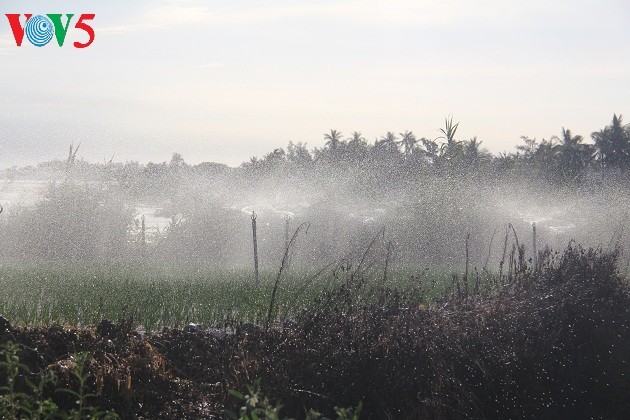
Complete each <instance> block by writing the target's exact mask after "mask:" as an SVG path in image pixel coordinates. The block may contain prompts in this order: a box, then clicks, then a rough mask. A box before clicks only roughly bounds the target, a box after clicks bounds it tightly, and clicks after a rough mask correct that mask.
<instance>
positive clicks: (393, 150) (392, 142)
mask: <svg viewBox="0 0 630 420" xmlns="http://www.w3.org/2000/svg"><path fill="white" fill-rule="evenodd" d="M397 140H398V137H396V134H394V133H393V132H392V131H388V132H387V134H385V135H384V136H381V138H380V139H378V140H376V141H375V142H374V147H373V150H374V151H375V152H376V154H377V155H379V156H381V157H388V158H392V157H398V156H400V155H399V151H398V141H397Z"/></svg>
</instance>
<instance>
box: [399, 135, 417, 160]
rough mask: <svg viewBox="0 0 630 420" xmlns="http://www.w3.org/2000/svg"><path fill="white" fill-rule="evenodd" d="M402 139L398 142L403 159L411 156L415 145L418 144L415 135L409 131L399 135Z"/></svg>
mask: <svg viewBox="0 0 630 420" xmlns="http://www.w3.org/2000/svg"><path fill="white" fill-rule="evenodd" d="M399 134H400V136H401V137H402V139H401V140H400V141H399V143H400V145H401V146H402V148H403V154H404V155H405V158H408V157H409V156H411V155H412V154H413V152H414V150H415V149H416V144H417V143H418V139H416V136H415V134H413V132H411V131H405V132H404V134H403V133H399Z"/></svg>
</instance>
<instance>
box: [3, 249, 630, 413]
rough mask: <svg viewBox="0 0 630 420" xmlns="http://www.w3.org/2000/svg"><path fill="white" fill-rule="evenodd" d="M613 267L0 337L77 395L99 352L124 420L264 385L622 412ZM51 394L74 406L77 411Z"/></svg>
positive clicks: (514, 407)
mask: <svg viewBox="0 0 630 420" xmlns="http://www.w3.org/2000/svg"><path fill="white" fill-rule="evenodd" d="M616 259H617V253H602V252H596V251H585V250H583V249H581V248H579V247H570V248H569V249H568V250H567V251H566V252H565V253H564V254H563V255H557V256H553V255H551V254H550V253H547V254H546V255H544V256H543V258H542V262H541V264H540V268H539V269H537V270H532V268H531V267H529V266H528V264H527V263H525V262H523V261H522V259H521V261H520V262H519V261H518V257H516V258H514V259H513V261H512V264H511V266H510V268H509V274H508V275H506V276H503V277H502V278H501V279H498V280H497V282H496V284H495V285H493V286H491V287H489V288H486V289H485V290H479V286H478V285H477V286H475V284H474V280H472V279H471V281H470V284H467V283H468V282H466V281H465V280H466V279H464V280H462V281H459V282H457V283H456V284H455V287H454V290H452V292H451V293H449V294H448V295H446V296H444V297H443V298H441V299H439V300H438V301H436V302H435V303H434V304H432V305H429V306H425V305H424V304H422V300H421V298H420V296H417V295H415V294H414V293H411V292H409V293H404V292H396V291H392V290H388V289H387V288H381V289H378V290H366V288H365V286H364V284H363V282H362V281H361V278H360V277H359V276H355V277H352V278H351V279H350V280H349V281H348V282H347V283H346V284H345V285H344V286H343V287H340V288H337V289H334V290H331V291H329V292H327V293H325V294H323V295H322V296H321V297H320V299H319V300H318V301H317V302H316V304H315V306H314V307H313V308H311V309H310V310H309V312H308V313H303V314H300V315H299V316H298V317H296V319H295V320H294V321H292V322H286V323H285V324H277V325H275V326H274V327H272V328H269V329H265V328H260V327H256V326H252V325H246V326H237V327H236V328H234V329H232V330H226V331H228V332H222V331H207V330H202V329H199V328H196V327H194V326H190V327H188V328H186V329H184V330H177V329H165V330H163V331H161V332H160V333H156V334H149V335H142V334H140V333H138V332H136V331H135V329H134V325H133V322H132V321H131V320H128V321H124V322H119V323H116V324H114V323H111V322H109V321H103V322H102V323H101V324H100V325H99V326H98V327H97V328H86V329H79V330H77V329H74V328H65V327H59V326H51V327H46V328H33V329H22V328H14V327H12V326H11V325H9V324H8V323H7V322H3V321H2V320H0V344H4V343H6V342H7V341H13V342H17V343H20V344H21V350H20V354H19V356H20V360H21V362H22V363H24V364H26V365H28V366H29V368H30V370H31V372H33V378H35V377H36V376H37V373H38V372H41V371H45V370H54V371H55V372H56V373H57V377H58V384H57V386H58V387H62V386H63V387H70V388H72V387H75V388H76V383H73V380H72V377H71V376H70V375H68V373H67V365H68V363H70V362H71V359H70V357H71V355H72V354H74V353H77V352H85V351H87V352H90V353H91V355H92V358H91V362H90V365H89V372H90V374H91V376H90V381H89V387H90V390H91V391H93V392H95V393H97V394H99V397H97V398H96V397H95V398H94V399H93V400H92V401H91V403H92V404H93V405H97V406H99V407H101V408H103V409H113V410H115V411H116V412H117V413H118V414H120V415H121V417H123V418H145V419H158V418H178V419H179V418H208V417H212V416H216V417H219V418H222V417H223V412H224V410H225V409H226V408H228V409H231V410H238V407H239V403H240V402H239V401H238V400H236V399H235V398H234V397H232V396H230V395H229V393H228V390H230V389H234V390H239V391H245V390H246V386H247V385H249V384H252V383H253V382H254V380H255V379H256V378H261V385H262V389H263V392H264V393H265V394H266V395H268V396H269V397H270V399H271V400H272V401H281V402H282V405H283V407H284V408H283V414H284V415H286V416H290V417H298V418H299V417H303V416H304V415H305V412H306V409H308V408H314V409H317V410H318V411H320V412H323V413H325V414H327V415H329V416H332V408H333V407H334V406H343V407H350V406H356V405H357V404H358V402H359V401H362V402H363V404H364V409H363V415H364V416H365V417H366V418H434V419H441V418H444V419H446V418H449V419H451V418H496V419H505V418H555V419H558V418H567V419H580V418H607V419H621V418H627V417H626V416H627V414H628V413H630V398H628V396H629V395H630V294H629V291H628V284H627V282H626V281H625V280H624V279H622V278H621V277H620V276H619V274H618V271H617V267H616ZM466 290H469V292H468V293H467V292H466ZM229 331H232V332H229ZM3 381H6V375H5V372H3V371H2V370H1V369H0V386H2V385H4V382H3ZM47 392H49V394H50V396H51V397H52V398H54V399H55V401H56V402H57V404H59V405H60V406H61V407H62V408H64V409H69V408H70V407H71V406H72V404H73V403H74V402H73V401H72V399H70V398H67V397H64V396H63V394H60V393H54V392H53V390H52V389H50V390H47Z"/></svg>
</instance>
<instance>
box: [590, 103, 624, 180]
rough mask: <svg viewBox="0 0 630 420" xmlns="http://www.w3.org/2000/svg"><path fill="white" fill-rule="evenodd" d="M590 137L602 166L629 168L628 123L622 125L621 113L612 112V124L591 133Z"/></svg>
mask: <svg viewBox="0 0 630 420" xmlns="http://www.w3.org/2000/svg"><path fill="white" fill-rule="evenodd" d="M591 138H592V139H593V140H594V141H595V147H596V148H597V154H598V158H599V160H600V161H601V163H602V165H603V166H609V167H617V168H626V169H628V168H630V125H626V126H624V125H623V123H622V117H621V115H619V116H618V117H617V115H616V114H614V115H613V120H612V124H611V125H609V126H607V127H606V128H604V129H603V130H601V131H596V132H594V133H592V134H591Z"/></svg>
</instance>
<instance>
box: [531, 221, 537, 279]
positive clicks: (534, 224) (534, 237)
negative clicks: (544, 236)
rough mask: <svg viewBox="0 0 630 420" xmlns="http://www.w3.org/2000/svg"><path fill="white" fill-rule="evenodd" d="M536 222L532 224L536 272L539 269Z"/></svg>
mask: <svg viewBox="0 0 630 420" xmlns="http://www.w3.org/2000/svg"><path fill="white" fill-rule="evenodd" d="M536 242H537V241H536V222H534V223H532V253H533V254H534V255H533V257H532V264H533V265H534V271H536V270H537V269H538V246H537V243H536Z"/></svg>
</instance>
